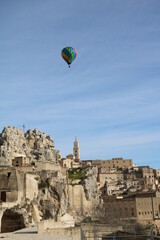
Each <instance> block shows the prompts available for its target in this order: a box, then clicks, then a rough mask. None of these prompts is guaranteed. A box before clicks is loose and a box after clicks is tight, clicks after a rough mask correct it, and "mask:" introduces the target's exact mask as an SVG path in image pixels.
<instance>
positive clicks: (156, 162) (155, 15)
mask: <svg viewBox="0 0 160 240" xmlns="http://www.w3.org/2000/svg"><path fill="white" fill-rule="evenodd" d="M159 12H160V1H159V0H152V1H150V0H141V1H140V0H81V1H78V0H68V1H66V0H54V1H53V0H45V1H44V0H27V1H25V0H14V1H13V0H0V86H1V87H0V89H1V93H0V131H2V129H3V128H4V127H5V126H15V127H18V128H22V125H23V123H24V124H25V128H26V130H28V129H34V128H38V129H39V130H41V131H43V132H45V133H46V134H48V135H51V136H52V137H53V139H54V141H55V147H56V148H57V149H59V150H60V152H61V155H62V157H65V156H66V155H67V154H69V153H72V150H73V141H74V138H75V136H77V138H78V141H79V144H80V154H81V159H110V158H113V157H123V158H132V159H133V162H134V163H136V164H137V165H150V166H151V167H154V168H160V27H159V26H160V14H159ZM66 46H73V47H75V48H76V49H77V53H78V54H77V58H76V59H75V61H74V62H73V64H72V66H71V68H70V69H69V68H68V67H67V64H66V63H65V62H64V61H63V59H62V58H61V50H62V49H63V47H66Z"/></svg>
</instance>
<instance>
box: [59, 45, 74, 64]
mask: <svg viewBox="0 0 160 240" xmlns="http://www.w3.org/2000/svg"><path fill="white" fill-rule="evenodd" d="M61 56H62V58H63V59H64V60H65V61H66V63H67V64H68V66H69V67H70V65H71V63H72V62H73V61H74V59H75V58H76V56H77V51H76V49H75V48H73V47H65V48H63V49H62V52H61Z"/></svg>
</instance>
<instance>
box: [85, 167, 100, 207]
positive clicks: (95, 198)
mask: <svg viewBox="0 0 160 240" xmlns="http://www.w3.org/2000/svg"><path fill="white" fill-rule="evenodd" d="M97 175H98V169H97V167H89V168H87V169H86V176H87V178H86V179H84V184H83V187H84V190H85V194H86V198H87V200H90V201H92V202H93V203H94V204H95V205H97V204H99V201H100V199H99V197H100V192H99V190H98V185H97Z"/></svg>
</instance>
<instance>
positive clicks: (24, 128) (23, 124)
mask: <svg viewBox="0 0 160 240" xmlns="http://www.w3.org/2000/svg"><path fill="white" fill-rule="evenodd" d="M23 131H24V132H25V125H24V123H23Z"/></svg>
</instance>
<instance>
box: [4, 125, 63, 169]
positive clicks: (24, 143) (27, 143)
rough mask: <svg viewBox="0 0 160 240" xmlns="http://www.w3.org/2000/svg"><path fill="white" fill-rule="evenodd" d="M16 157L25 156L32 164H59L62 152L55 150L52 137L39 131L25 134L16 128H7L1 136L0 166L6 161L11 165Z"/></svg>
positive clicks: (29, 131)
mask: <svg viewBox="0 0 160 240" xmlns="http://www.w3.org/2000/svg"><path fill="white" fill-rule="evenodd" d="M16 156H24V157H26V158H27V159H28V160H29V162H30V163H31V162H32V161H33V162H35V161H38V160H42V161H52V162H57V161H58V160H59V158H60V152H59V150H56V149H55V145H54V141H53V139H52V137H51V136H47V135H46V134H45V133H43V132H41V131H38V130H37V129H34V130H28V131H27V132H26V133H24V131H23V130H21V129H18V128H15V127H5V128H4V129H3V131H2V133H1V134H0V164H3V162H4V161H5V163H6V162H7V163H8V164H10V165H11V161H12V159H13V158H14V157H16Z"/></svg>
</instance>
